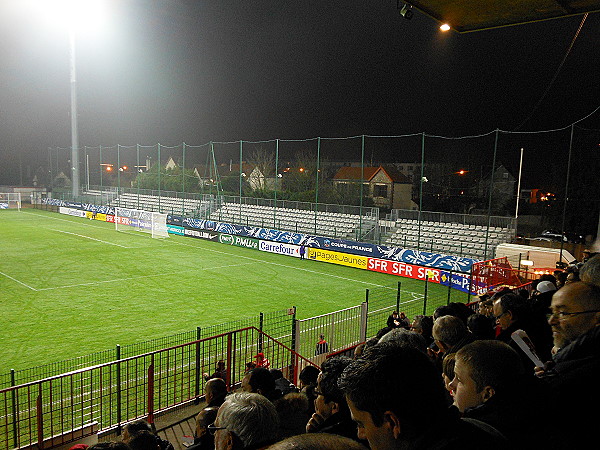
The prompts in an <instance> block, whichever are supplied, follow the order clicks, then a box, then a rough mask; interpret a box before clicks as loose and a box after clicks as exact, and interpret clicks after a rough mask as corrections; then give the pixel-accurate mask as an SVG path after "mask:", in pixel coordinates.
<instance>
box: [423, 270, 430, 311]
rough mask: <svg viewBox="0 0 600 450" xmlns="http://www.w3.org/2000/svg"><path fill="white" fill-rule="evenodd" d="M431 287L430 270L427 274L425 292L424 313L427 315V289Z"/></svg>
mask: <svg viewBox="0 0 600 450" xmlns="http://www.w3.org/2000/svg"><path fill="white" fill-rule="evenodd" d="M428 289H429V272H428V273H426V274H425V292H424V293H423V315H424V316H425V315H427V291H428Z"/></svg>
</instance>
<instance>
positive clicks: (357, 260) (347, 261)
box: [307, 247, 369, 269]
mask: <svg viewBox="0 0 600 450" xmlns="http://www.w3.org/2000/svg"><path fill="white" fill-rule="evenodd" d="M307 251H308V253H307V258H308V259H313V260H315V261H323V262H328V263H333V264H340V265H342V266H348V267H356V268H357V269H366V268H367V264H368V260H369V258H367V257H366V256H360V255H352V254H350V253H342V252H332V251H330V250H321V249H318V248H312V247H308V248H307Z"/></svg>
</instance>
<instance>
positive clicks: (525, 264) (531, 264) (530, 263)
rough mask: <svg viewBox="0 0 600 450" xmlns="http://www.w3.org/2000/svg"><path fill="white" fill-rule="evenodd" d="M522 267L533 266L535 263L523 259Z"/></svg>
mask: <svg viewBox="0 0 600 450" xmlns="http://www.w3.org/2000/svg"><path fill="white" fill-rule="evenodd" d="M521 265H522V266H533V261H531V260H529V259H522V260H521Z"/></svg>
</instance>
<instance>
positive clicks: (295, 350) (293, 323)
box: [290, 306, 298, 367]
mask: <svg viewBox="0 0 600 450" xmlns="http://www.w3.org/2000/svg"><path fill="white" fill-rule="evenodd" d="M292 308H293V310H294V313H293V314H292V342H291V343H290V347H291V349H292V350H293V351H294V353H292V354H291V355H290V358H291V360H290V367H295V365H296V357H295V353H298V349H297V348H296V347H297V345H296V344H297V342H296V307H295V306H292Z"/></svg>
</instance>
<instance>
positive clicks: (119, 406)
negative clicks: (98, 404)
mask: <svg viewBox="0 0 600 450" xmlns="http://www.w3.org/2000/svg"><path fill="white" fill-rule="evenodd" d="M115 359H116V360H117V373H116V377H117V381H116V383H117V436H120V435H121V419H122V411H121V363H120V361H119V360H120V359H121V346H120V345H119V344H117V348H116V357H115Z"/></svg>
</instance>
